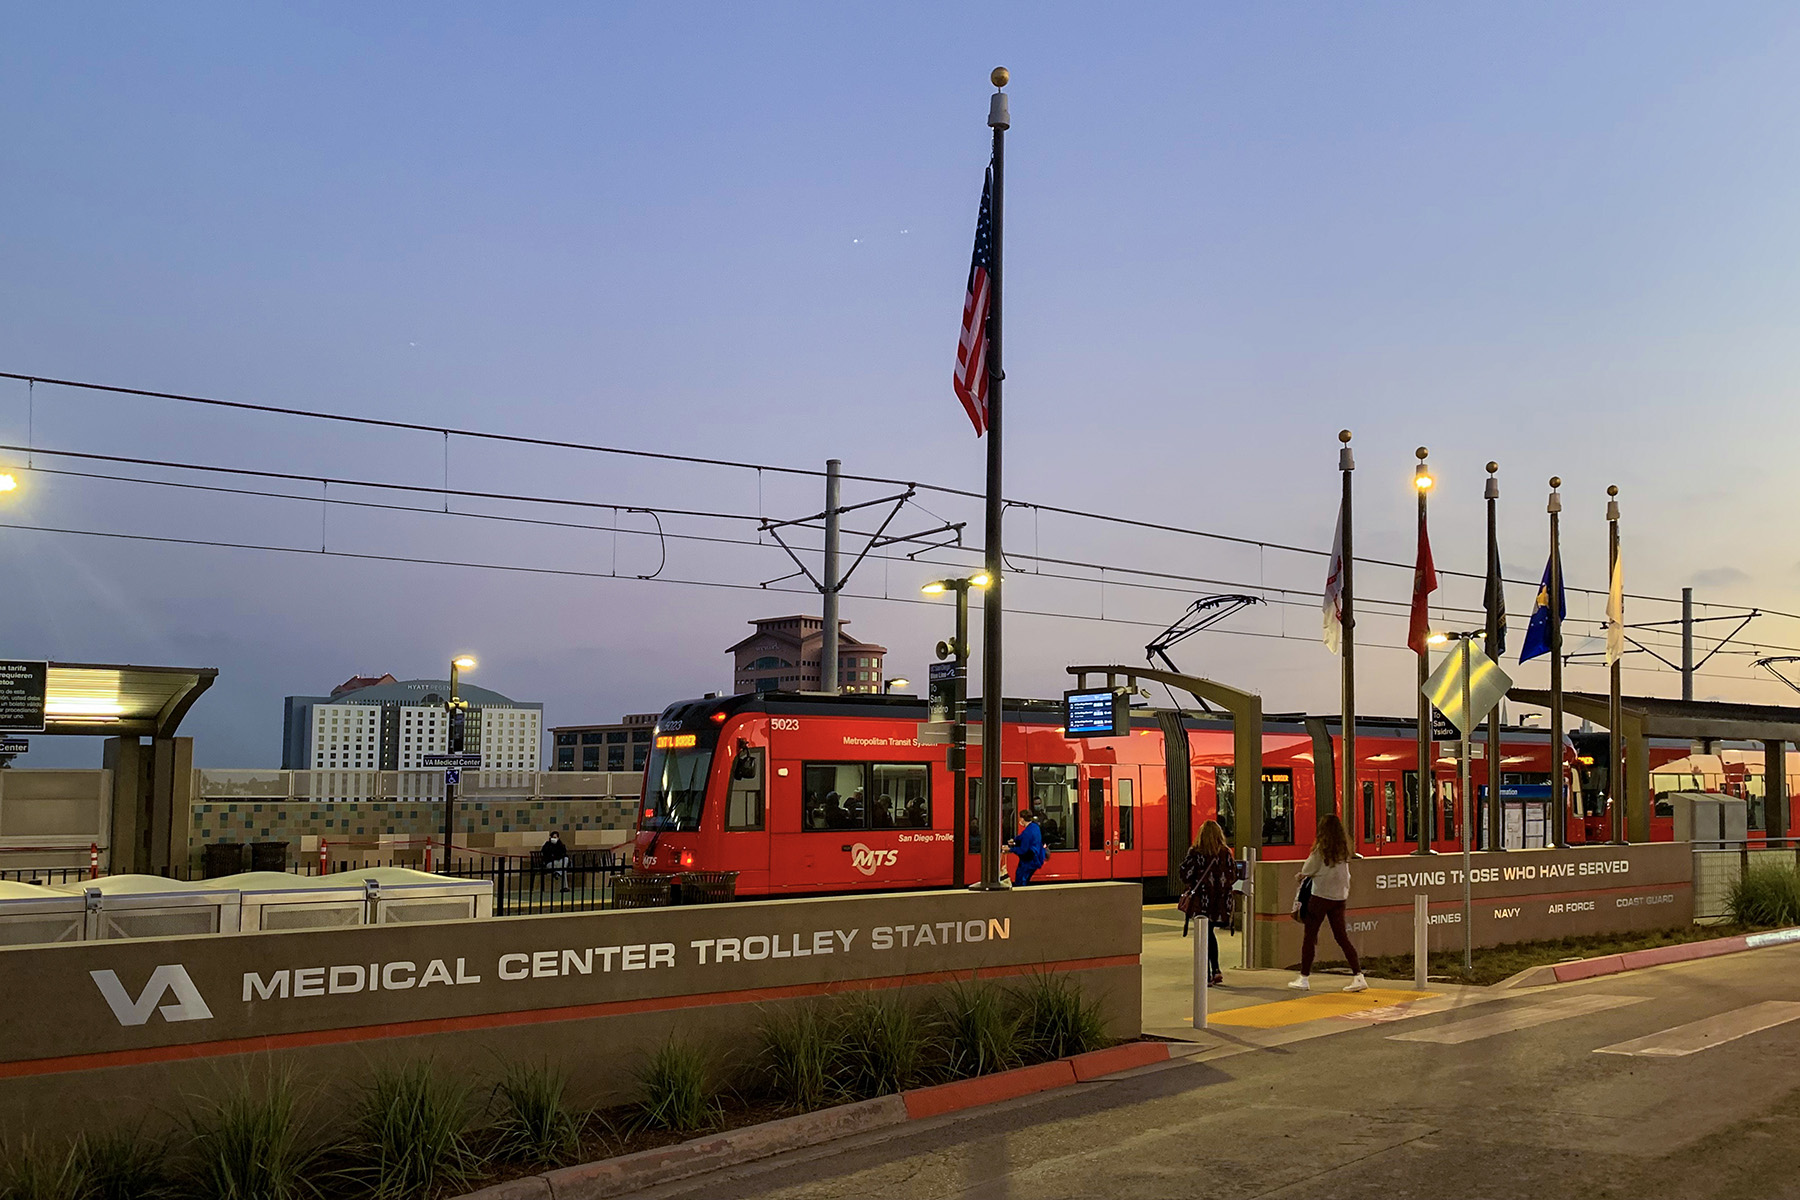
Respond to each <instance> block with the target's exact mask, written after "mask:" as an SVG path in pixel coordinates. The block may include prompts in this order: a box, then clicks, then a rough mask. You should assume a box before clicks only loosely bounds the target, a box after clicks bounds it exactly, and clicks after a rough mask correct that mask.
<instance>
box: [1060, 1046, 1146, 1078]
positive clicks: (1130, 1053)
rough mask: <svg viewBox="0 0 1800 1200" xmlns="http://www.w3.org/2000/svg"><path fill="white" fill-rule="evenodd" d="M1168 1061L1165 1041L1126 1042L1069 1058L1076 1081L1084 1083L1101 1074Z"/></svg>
mask: <svg viewBox="0 0 1800 1200" xmlns="http://www.w3.org/2000/svg"><path fill="white" fill-rule="evenodd" d="M1168 1061H1169V1044H1168V1043H1167V1042H1126V1043H1125V1044H1124V1045H1121V1046H1108V1047H1107V1048H1106V1049H1104V1050H1090V1051H1088V1052H1087V1053H1086V1054H1077V1055H1075V1056H1074V1057H1072V1058H1070V1059H1069V1065H1070V1066H1071V1067H1074V1068H1075V1079H1076V1081H1077V1082H1079V1083H1086V1082H1087V1081H1088V1080H1090V1079H1098V1078H1100V1077H1101V1076H1102V1075H1115V1074H1117V1073H1118V1072H1120V1071H1129V1070H1131V1069H1132V1068H1133V1067H1147V1066H1149V1065H1151V1064H1152V1063H1160V1062H1168Z"/></svg>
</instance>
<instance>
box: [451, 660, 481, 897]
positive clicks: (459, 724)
mask: <svg viewBox="0 0 1800 1200" xmlns="http://www.w3.org/2000/svg"><path fill="white" fill-rule="evenodd" d="M475 666H476V663H475V658H474V656H473V655H469V654H459V655H457V656H456V657H455V658H453V659H451V660H450V698H449V699H447V700H445V701H444V720H445V723H446V725H447V726H448V730H447V732H446V737H445V745H446V746H447V747H448V749H449V752H450V753H451V754H461V753H462V752H463V733H464V731H465V730H466V728H467V726H468V720H469V715H468V710H469V706H468V703H467V702H466V701H464V700H463V699H462V698H461V697H460V696H458V695H457V694H456V684H457V676H458V672H461V671H473V670H474V669H475ZM461 774H462V766H461V764H460V763H459V764H458V765H456V766H454V767H446V768H445V769H444V869H445V871H446V872H448V870H449V867H450V850H451V847H452V846H454V845H455V844H456V783H457V780H458V779H459V778H460V776H461Z"/></svg>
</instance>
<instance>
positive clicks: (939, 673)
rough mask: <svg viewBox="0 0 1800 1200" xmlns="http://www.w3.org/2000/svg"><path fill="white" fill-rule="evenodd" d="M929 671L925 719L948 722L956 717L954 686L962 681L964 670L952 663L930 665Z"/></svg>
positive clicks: (959, 665) (957, 664)
mask: <svg viewBox="0 0 1800 1200" xmlns="http://www.w3.org/2000/svg"><path fill="white" fill-rule="evenodd" d="M929 669H930V675H929V677H928V678H929V685H930V686H929V688H928V690H927V692H926V697H925V703H926V710H927V713H928V716H927V719H928V720H930V721H933V722H942V721H949V720H951V719H952V718H953V717H954V716H955V715H956V685H957V684H958V683H959V682H960V681H961V680H962V679H963V677H964V674H965V669H964V668H962V666H961V664H959V663H953V662H938V663H932V664H931V666H930V668H929Z"/></svg>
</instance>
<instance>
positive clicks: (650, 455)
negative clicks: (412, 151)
mask: <svg viewBox="0 0 1800 1200" xmlns="http://www.w3.org/2000/svg"><path fill="white" fill-rule="evenodd" d="M0 379H12V380H17V381H20V382H23V383H25V384H26V385H27V386H28V387H29V388H35V386H36V385H37V384H40V383H42V384H47V385H51V386H55V387H66V388H74V389H78V390H85V391H92V392H102V393H106V394H109V395H117V396H131V397H136V398H139V399H155V400H167V401H171V402H175V403H182V404H194V405H201V406H206V407H212V408H220V409H228V410H234V411H240V412H252V413H261V414H266V415H273V416H284V417H296V418H301V419H305V420H316V421H331V422H339V423H345V424H352V425H361V426H367V427H374V428H383V429H393V430H399V431H405V432H413V433H428V434H436V435H439V436H440V437H443V438H445V439H448V438H449V437H451V436H455V437H464V438H470V439H474V440H481V441H492V442H501V443H510V444H513V445H524V446H537V447H542V448H550V449H561V450H576V451H581V452H586V453H594V454H612V455H620V456H624V457H630V458H640V459H651V460H658V461H663V462H675V463H686V464H689V465H695V466H709V467H721V468H728V469H733V470H742V471H755V472H759V473H760V472H764V471H767V472H771V473H775V474H783V475H790V476H799V477H807V478H818V479H823V478H824V476H825V472H823V471H821V470H818V469H816V468H810V467H789V466H781V465H778V464H772V463H755V462H746V461H742V460H737V459H728V458H718V457H713V456H708V455H694V454H674V453H671V452H668V451H659V450H637V449H632V448H629V447H622V446H607V445H602V444H599V443H594V442H577V441H571V440H569V439H567V438H545V437H536V436H533V435H529V434H514V433H500V432H496V431H493V430H483V429H471V428H467V427H458V426H448V425H432V424H428V423H425V422H420V421H401V420H396V419H394V418H391V417H365V416H357V415H353V414H349V413H334V412H327V411H325V410H322V409H307V408H298V407H293V406H288V405H275V404H258V403H253V402H250V401H244V400H227V399H224V398H221V397H216V396H198V395H192V394H188V393H182V392H168V391H159V390H156V389H151V388H137V387H125V386H120V385H116V384H104V383H93V382H90V381H84V380H75V379H61V378H56V377H53V376H46V375H34V374H28V373H23V372H15V371H0ZM8 449H13V450H17V449H19V448H18V447H8ZM447 453H448V452H447V450H446V455H447ZM840 478H841V479H845V480H851V481H854V482H861V483H878V484H882V485H885V486H893V487H906V488H915V489H918V490H921V491H930V492H936V493H938V494H940V495H948V496H958V497H962V498H965V499H971V500H980V499H983V498H984V496H983V493H981V492H977V491H972V490H970V489H968V488H958V487H950V486H947V485H945V484H935V483H923V482H920V481H918V480H907V479H897V478H891V477H888V476H882V475H856V474H850V473H843V474H841V475H840ZM1003 503H1004V504H1005V505H1007V506H1009V507H1017V508H1030V509H1033V510H1036V511H1037V512H1039V513H1055V514H1057V515H1059V516H1067V517H1073V518H1077V519H1083V520H1092V521H1099V522H1103V523H1109V524H1116V525H1122V526H1125V527H1127V528H1134V529H1143V530H1147V531H1151V532H1160V533H1172V534H1177V535H1181V536H1187V537H1198V538H1205V539H1209V540H1214V541H1221V542H1226V543H1230V544H1235V545H1240V546H1255V547H1258V548H1261V549H1264V550H1276V551H1280V552H1282V553H1287V554H1300V555H1306V556H1309V557H1315V558H1325V557H1328V556H1329V553H1330V552H1329V550H1323V549H1318V548H1315V547H1311V546H1295V545H1290V544H1288V543H1284V542H1274V541H1269V540H1267V539H1263V538H1250V537H1243V536H1240V535H1237V534H1228V533H1219V532H1216V531H1213V530H1204V529H1194V528H1189V527H1185V526H1180V525H1171V524H1167V523H1165V522H1160V521H1146V520H1142V519H1140V518H1135V517H1122V516H1117V515H1114V514H1109V513H1098V512H1093V511H1091V510H1086V509H1073V508H1065V507H1062V506H1059V505H1054V504H1042V503H1039V502H1036V501H1031V500H1011V499H1008V500H1004V501H1003ZM607 507H610V506H607ZM660 511H664V512H666V511H668V510H666V509H664V510H660ZM1356 561H1357V562H1358V563H1361V564H1364V565H1366V566H1376V567H1387V568H1393V569H1397V570H1404V571H1410V570H1412V569H1413V564H1411V563H1407V562H1398V561H1395V560H1392V559H1384V558H1372V557H1368V556H1365V555H1360V554H1359V555H1357V556H1356ZM1438 574H1439V575H1442V576H1449V577H1452V578H1460V579H1475V580H1481V579H1485V578H1486V577H1485V575H1483V574H1481V573H1478V572H1470V571H1458V570H1455V569H1452V568H1449V567H1440V568H1438ZM1505 582H1507V583H1511V584H1515V585H1518V586H1521V587H1535V586H1537V581H1536V580H1531V579H1508V580H1505ZM1564 591H1566V592H1574V593H1577V594H1580V595H1588V596H1604V595H1606V589H1604V588H1584V587H1576V586H1572V585H1569V584H1567V583H1566V582H1565V584H1564ZM1626 597H1627V599H1632V600H1643V601H1650V602H1654V603H1661V604H1676V603H1679V601H1678V600H1676V599H1674V598H1672V597H1668V596H1652V595H1648V594H1642V593H1636V592H1628V593H1626ZM1709 607H1718V608H1731V609H1739V610H1742V611H1750V609H1749V607H1748V606H1744V605H1726V604H1711V605H1709ZM1760 611H1761V612H1763V613H1765V614H1767V615H1770V616H1780V617H1783V618H1786V619H1791V620H1800V614H1795V613H1785V612H1780V611H1777V610H1772V609H1767V608H1763V609H1760Z"/></svg>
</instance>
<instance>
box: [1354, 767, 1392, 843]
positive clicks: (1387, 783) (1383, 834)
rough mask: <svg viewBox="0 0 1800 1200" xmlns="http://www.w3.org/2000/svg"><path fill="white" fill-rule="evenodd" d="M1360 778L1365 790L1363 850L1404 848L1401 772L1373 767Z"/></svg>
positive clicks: (1362, 830)
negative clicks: (1401, 820)
mask: <svg viewBox="0 0 1800 1200" xmlns="http://www.w3.org/2000/svg"><path fill="white" fill-rule="evenodd" d="M1357 782H1358V786H1359V787H1360V788H1361V790H1362V812H1361V813H1360V814H1359V815H1360V816H1361V818H1362V827H1361V830H1360V833H1361V837H1362V846H1363V851H1362V852H1363V853H1364V854H1370V855H1373V854H1394V853H1397V852H1400V851H1401V850H1402V849H1403V848H1402V847H1401V846H1399V844H1398V843H1399V842H1400V828H1399V823H1400V773H1399V772H1398V771H1373V770H1372V771H1369V772H1368V773H1367V774H1365V775H1364V776H1363V777H1362V778H1361V779H1360V780H1358V781H1357Z"/></svg>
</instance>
